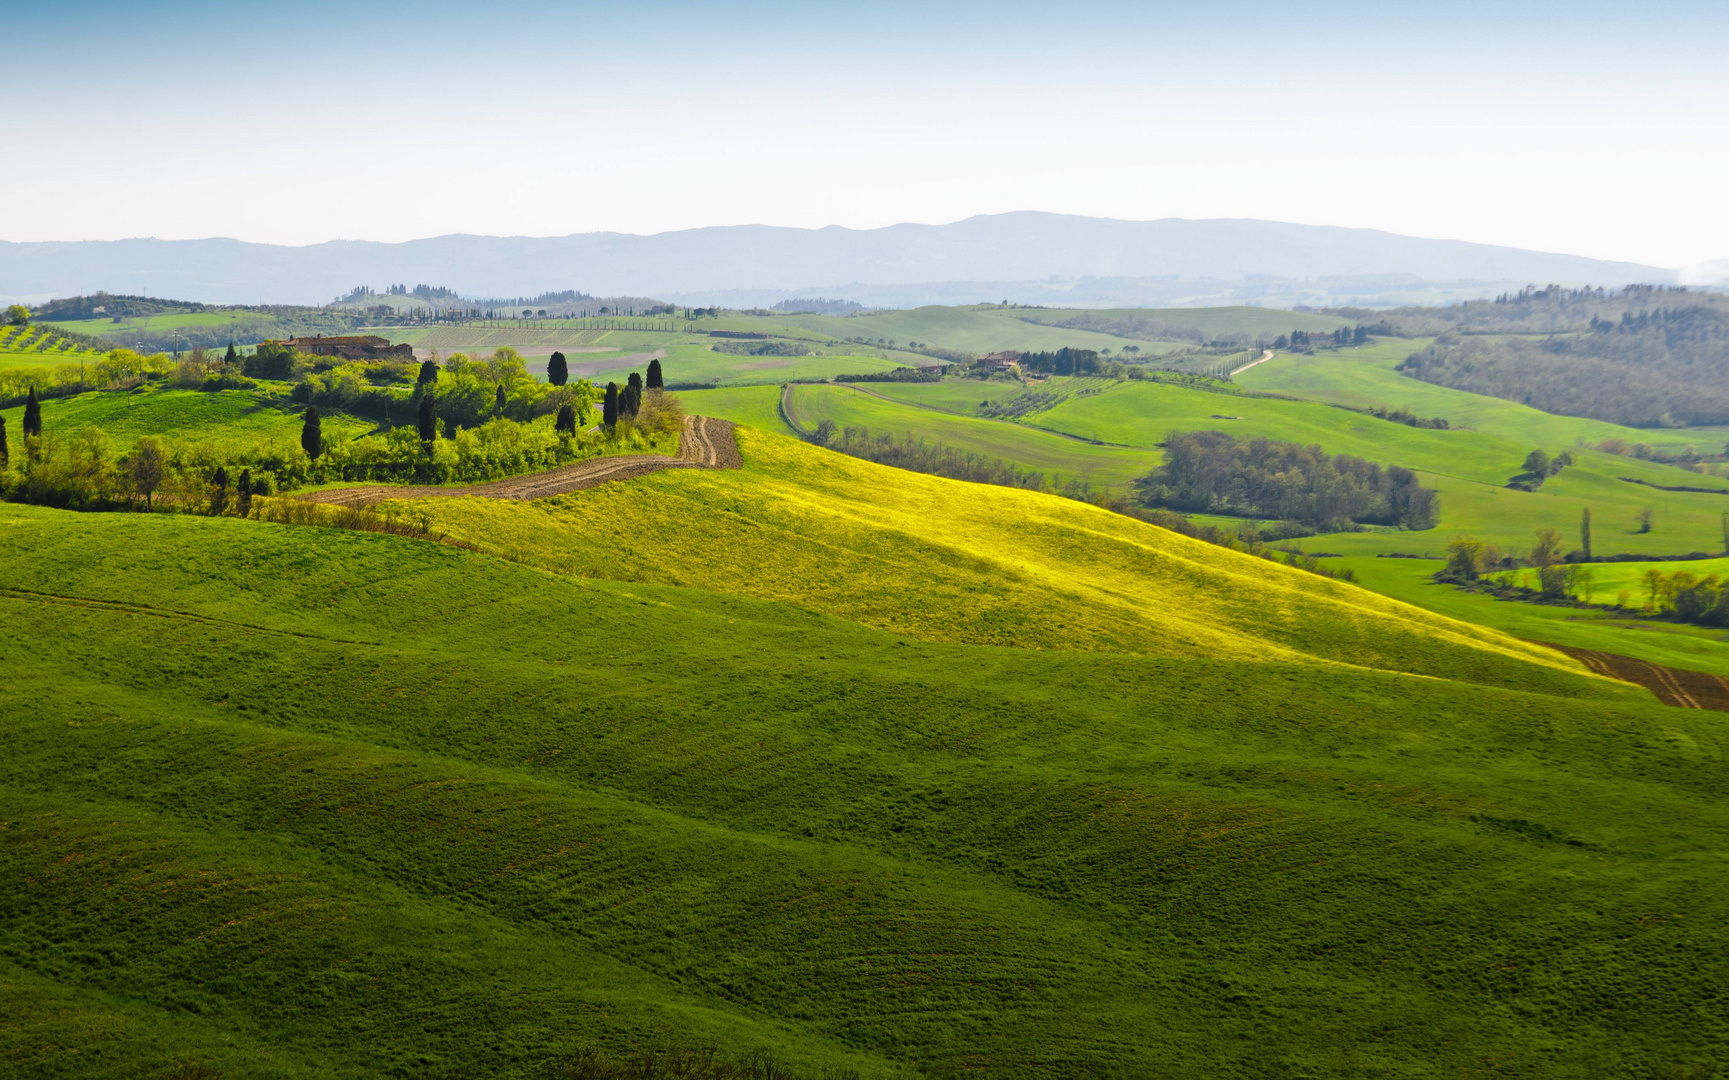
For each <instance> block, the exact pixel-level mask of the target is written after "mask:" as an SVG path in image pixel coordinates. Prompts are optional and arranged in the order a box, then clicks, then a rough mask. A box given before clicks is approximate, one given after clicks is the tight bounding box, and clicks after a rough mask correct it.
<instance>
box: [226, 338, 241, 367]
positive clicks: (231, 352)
mask: <svg viewBox="0 0 1729 1080" xmlns="http://www.w3.org/2000/svg"><path fill="white" fill-rule="evenodd" d="M239 359H240V354H239V353H238V352H236V351H235V349H234V342H232V341H230V342H229V343H228V352H227V353H225V354H224V355H223V357H222V366H223V367H225V368H227V369H228V370H230V371H233V370H234V365H235V363H236V362H237V361H238V360H239Z"/></svg>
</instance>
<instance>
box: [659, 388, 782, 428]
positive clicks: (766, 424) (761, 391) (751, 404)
mask: <svg viewBox="0 0 1729 1080" xmlns="http://www.w3.org/2000/svg"><path fill="white" fill-rule="evenodd" d="M780 394H781V388H780V387H778V386H769V385H758V386H738V387H727V388H725V389H719V390H680V391H679V392H678V400H679V401H680V402H682V403H683V405H684V409H685V411H686V412H688V413H690V414H692V415H694V416H718V417H719V418H721V419H722V420H731V421H732V422H733V423H735V424H748V425H749V426H751V427H755V428H761V429H762V430H764V431H772V432H774V433H776V434H778V435H791V436H794V437H796V436H797V435H798V432H796V431H794V430H793V429H792V428H791V427H789V426H788V425H787V423H786V421H785V420H783V419H782V418H781V415H780Z"/></svg>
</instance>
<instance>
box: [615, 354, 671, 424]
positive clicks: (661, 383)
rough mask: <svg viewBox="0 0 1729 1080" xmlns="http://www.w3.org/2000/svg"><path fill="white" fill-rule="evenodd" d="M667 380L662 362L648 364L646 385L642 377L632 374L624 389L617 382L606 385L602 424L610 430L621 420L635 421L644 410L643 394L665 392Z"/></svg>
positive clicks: (653, 361)
mask: <svg viewBox="0 0 1729 1080" xmlns="http://www.w3.org/2000/svg"><path fill="white" fill-rule="evenodd" d="M665 388H666V381H665V378H664V377H663V376H662V374H661V370H660V361H659V360H650V361H649V362H648V381H647V382H646V383H644V381H643V378H642V376H641V375H638V374H637V373H636V372H634V371H633V372H631V373H630V378H628V379H626V380H625V384H624V389H622V390H621V389H619V386H618V384H617V383H615V382H609V383H607V384H606V400H605V401H604V402H603V403H602V404H601V423H603V424H605V425H606V426H607V427H608V428H613V427H617V426H618V422H619V421H620V420H634V419H635V418H636V414H637V413H638V412H639V411H640V410H641V409H642V392H643V390H644V389H648V390H664V389H665Z"/></svg>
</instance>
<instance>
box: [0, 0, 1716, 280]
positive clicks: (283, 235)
mask: <svg viewBox="0 0 1729 1080" xmlns="http://www.w3.org/2000/svg"><path fill="white" fill-rule="evenodd" d="M4 7H5V10H4V11H3V12H0V14H4V16H5V18H4V25H5V26H6V28H7V37H9V38H10V39H12V40H13V42H14V43H29V42H39V43H40V44H36V45H28V46H27V47H19V48H13V49H11V50H9V55H8V62H7V64H6V65H5V66H3V67H0V101H4V102H5V103H6V106H7V108H6V114H7V116H8V119H9V120H10V121H11V123H12V125H13V127H14V130H15V131H16V132H17V134H16V135H15V136H14V137H13V138H12V139H10V140H9V143H10V149H9V154H8V156H9V158H10V163H9V165H8V166H7V167H6V168H5V169H4V170H0V240H83V239H118V238H122V237H133V236H157V237H162V238H192V237H206V236H232V237H238V238H240V239H244V240H256V241H266V242H272V243H286V244H307V243H316V242H320V241H324V240H332V239H364V240H406V239H412V238H416V237H424V236H434V235H441V234H446V233H454V232H470V233H482V234H493V235H504V234H514V235H562V234H566V233H572V232H589V231H596V230H617V231H623V232H637V233H647V232H660V231H664V230H669V229H683V228H693V227H700V226H705V225H727V224H741V223H747V222H758V223H765V224H772V225H790V226H802V227H817V226H823V225H844V226H848V227H853V228H870V227H875V226H880V225H888V224H893V223H896V222H901V221H918V222H930V223H935V222H944V221H953V220H958V219H960V218H965V217H969V216H971V215H974V214H980V213H998V212H1003V211H1010V210H1049V211H1054V212H1060V213H1073V214H1088V215H1096V216H1103V217H1117V218H1131V219H1143V220H1144V219H1152V218H1162V217H1188V218H1209V217H1253V218H1266V219H1272V220H1280V221H1295V222H1303V223H1308V224H1317V225H1345V226H1357V227H1367V228H1378V229H1386V230H1389V231H1392V232H1398V233H1406V234H1411V235H1416V236H1428V237H1445V238H1452V239H1462V240H1473V241H1478V242H1484V243H1495V244H1507V245H1511V246H1515V247H1523V248H1532V249H1538V250H1547V251H1565V252H1572V253H1576V254H1581V255H1589V256H1594V257H1598V258H1608V259H1625V260H1631V261H1636V262H1643V263H1648V264H1652V265H1657V266H1666V267H1677V266H1686V265H1690V264H1694V263H1699V262H1703V261H1706V260H1713V259H1725V258H1729V210H1726V209H1725V202H1724V197H1723V196H1724V189H1725V186H1726V180H1729V72H1726V71H1725V69H1724V65H1723V64H1722V62H1721V59H1720V57H1721V55H1722V54H1723V52H1724V50H1725V46H1726V45H1729V4H1723V3H1721V2H1718V3H1710V4H1708V3H1702V2H1697V0H1655V2H1649V3H1645V4H1643V5H1640V6H1639V7H1638V8H1634V7H1631V6H1626V5H1620V4H1617V5H1610V4H1607V3H1600V2H1597V0H1580V2H1576V3H1568V4H1559V3H1549V2H1538V3H1531V4H1525V5H1522V6H1519V7H1518V8H1516V9H1515V8H1513V7H1511V6H1507V5H1491V4H1488V3H1482V2H1476V0H1473V2H1466V3H1454V4H1446V5H1441V4H1409V3H1399V2H1396V0H1395V2H1382V3H1368V2H1355V0H1337V2H1330V3H1307V4H1305V3H1283V4H1281V3H1272V2H1267V0H1257V2H1230V0H1226V2H1218V3H1210V4H1205V5H1201V4H1157V3H1147V4H1126V3H1084V2H1082V3H1068V4H1062V5H1057V4H1045V5H1034V4H1026V3H993V4H984V3H965V4H957V3H942V2H934V3H925V4H909V3H896V4H868V3H866V4H852V5H847V6H839V5H824V4H802V5H794V4H791V3H760V2H758V3H735V4H705V5H698V4H689V3H649V4H644V5H638V6H635V7H631V8H629V9H624V8H621V7H619V6H617V5H608V6H606V7H599V6H596V5H590V4H550V3H537V4H504V5H499V6H497V7H492V8H488V9H486V10H485V11H477V10H476V9H474V8H473V7H472V6H459V5H455V4H450V3H447V2H443V0H440V2H434V3H414V4H408V3H401V2H390V0H387V2H380V3H374V4H370V5H367V6H366V7H365V9H364V10H358V11H357V10H356V9H355V8H353V7H350V6H347V5H338V4H335V3H325V2H319V3H311V4H298V5H293V6H291V7H290V6H284V5H264V4H257V3H250V4H248V3H243V4H233V3H216V2H209V0H207V2H199V3H137V4H130V5H123V4H119V3H115V2H106V3H95V2H86V0H70V2H65V3H57V4H35V5H32V6H29V7H17V6H16V5H14V4H12V3H5V4H4ZM14 7H16V10H13V9H14ZM25 151H28V153H25Z"/></svg>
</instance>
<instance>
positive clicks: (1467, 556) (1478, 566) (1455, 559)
mask: <svg viewBox="0 0 1729 1080" xmlns="http://www.w3.org/2000/svg"><path fill="white" fill-rule="evenodd" d="M1482 572H1483V542H1482V541H1481V540H1473V539H1471V538H1470V537H1469V536H1461V537H1459V538H1458V539H1456V540H1454V541H1452V542H1451V543H1449V544H1448V545H1447V567H1446V569H1445V570H1443V571H1442V573H1443V574H1445V575H1446V576H1447V577H1449V578H1452V579H1453V580H1455V581H1476V580H1477V575H1478V574H1481V573H1482Z"/></svg>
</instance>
